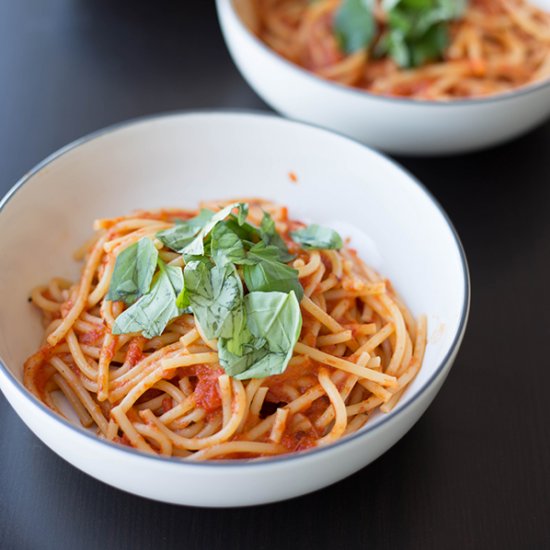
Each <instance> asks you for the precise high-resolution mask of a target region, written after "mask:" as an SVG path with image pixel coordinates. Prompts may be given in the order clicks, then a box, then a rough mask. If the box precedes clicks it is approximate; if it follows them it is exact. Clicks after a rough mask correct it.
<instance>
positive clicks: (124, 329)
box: [113, 259, 183, 338]
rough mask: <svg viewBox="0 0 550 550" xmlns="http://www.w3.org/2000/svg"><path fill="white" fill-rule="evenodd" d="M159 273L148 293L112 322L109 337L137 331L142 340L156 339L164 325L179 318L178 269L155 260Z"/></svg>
mask: <svg viewBox="0 0 550 550" xmlns="http://www.w3.org/2000/svg"><path fill="white" fill-rule="evenodd" d="M158 265H159V272H158V275H157V277H156V280H155V281H154V282H153V285H152V286H151V290H149V292H148V293H147V294H145V295H144V296H142V297H141V298H140V299H139V300H138V301H137V302H135V303H134V304H133V305H131V306H130V307H129V308H128V309H126V310H124V311H123V312H122V313H121V314H120V315H119V316H118V317H117V318H116V320H115V324H114V325H113V334H129V333H134V332H141V333H142V334H143V336H145V337H146V338H154V337H155V336H160V335H161V334H162V332H163V331H164V329H165V328H166V325H167V324H168V323H169V322H170V321H171V320H172V319H174V318H175V317H178V316H179V315H181V313H182V312H181V311H180V309H179V308H178V307H177V305H176V298H177V296H178V295H179V294H180V293H181V292H182V290H183V273H182V269H181V267H175V266H170V265H166V264H164V262H163V261H162V260H160V259H159V260H158Z"/></svg>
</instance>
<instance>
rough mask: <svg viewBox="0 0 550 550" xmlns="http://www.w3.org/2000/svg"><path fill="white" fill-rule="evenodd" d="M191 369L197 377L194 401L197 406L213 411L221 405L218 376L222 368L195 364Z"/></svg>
mask: <svg viewBox="0 0 550 550" xmlns="http://www.w3.org/2000/svg"><path fill="white" fill-rule="evenodd" d="M193 371H194V375H195V376H196V377H197V385H196V386H195V402H196V404H197V406H199V407H201V408H202V409H204V410H205V411H206V412H207V413H211V412H214V411H215V410H217V409H219V408H220V407H221V406H222V398H221V395H220V389H219V385H218V378H219V377H220V374H222V370H221V369H219V368H213V367H207V366H206V365H197V366H196V367H194V369H193Z"/></svg>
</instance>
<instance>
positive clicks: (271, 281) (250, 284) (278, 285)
mask: <svg viewBox="0 0 550 550" xmlns="http://www.w3.org/2000/svg"><path fill="white" fill-rule="evenodd" d="M248 259H249V260H251V261H253V262H256V263H254V264H253V265H245V266H244V267H243V276H244V280H245V283H246V286H247V288H248V290H249V292H253V291H263V292H271V291H278V292H291V291H294V292H295V294H296V296H297V297H298V300H301V299H302V296H303V295H304V289H303V288H302V285H301V284H300V281H299V280H298V271H297V270H296V269H293V268H292V267H290V266H288V265H286V264H284V263H281V261H280V250H279V249H278V248H277V247H275V246H274V245H269V246H266V245H265V244H263V243H258V244H256V245H254V246H253V247H252V248H251V249H250V251H249V253H248Z"/></svg>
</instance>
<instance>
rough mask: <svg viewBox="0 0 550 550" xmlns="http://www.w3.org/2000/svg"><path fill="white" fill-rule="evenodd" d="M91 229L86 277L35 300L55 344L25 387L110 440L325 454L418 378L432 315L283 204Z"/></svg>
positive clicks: (197, 449) (142, 218)
mask: <svg viewBox="0 0 550 550" xmlns="http://www.w3.org/2000/svg"><path fill="white" fill-rule="evenodd" d="M212 208H213V209H212ZM251 222H252V223H251ZM96 227H97V233H96V235H95V237H94V240H93V242H92V243H90V244H88V248H87V250H86V262H85V265H84V268H83V271H82V276H81V278H80V280H79V282H78V283H76V284H75V285H72V284H70V283H69V282H67V281H64V280H62V279H59V278H54V279H52V280H51V281H50V282H49V284H48V285H46V286H41V287H38V288H36V289H34V290H33V292H32V293H31V300H32V301H33V303H34V304H35V305H36V306H37V307H38V308H40V309H41V311H42V313H43V318H44V324H45V327H46V338H45V341H44V343H43V345H42V347H41V348H40V349H39V350H38V351H37V352H36V353H34V354H33V355H32V356H31V357H30V358H29V359H28V360H27V361H26V363H25V385H26V386H27V388H29V389H30V390H31V391H32V392H33V393H34V394H35V395H36V396H37V397H39V398H40V399H41V400H42V401H43V402H44V403H45V404H46V405H48V406H49V407H50V408H51V409H52V410H55V411H57V412H59V413H60V414H63V413H62V410H61V407H60V406H59V405H58V404H57V398H56V395H57V394H59V393H61V394H63V396H64V397H65V398H66V400H67V401H68V402H69V403H70V404H71V405H72V406H73V409H74V411H75V412H76V413H77V414H78V416H79V419H80V422H81V424H82V425H83V426H84V427H90V426H94V428H95V429H96V430H97V433H98V434H99V435H100V436H101V437H104V438H106V439H108V440H109V441H115V442H118V443H121V444H126V445H129V446H132V447H134V448H136V449H139V450H142V451H145V452H149V453H157V454H161V455H163V456H179V457H183V458H184V459H190V460H205V459H212V458H223V459H231V458H245V457H264V456H271V455H281V454H285V453H292V452H298V451H301V450H305V449H308V448H313V447H321V446H324V445H327V444H330V443H332V442H334V441H337V440H339V439H341V438H342V437H343V436H345V435H346V434H350V433H354V432H356V431H357V430H358V429H360V428H361V427H362V426H363V425H364V424H365V423H366V422H367V421H368V417H369V414H372V413H373V412H374V411H376V410H377V409H380V410H381V411H383V412H385V413H388V412H390V411H391V410H392V408H393V407H394V406H395V405H396V403H397V402H398V400H399V398H400V396H401V395H402V393H403V391H404V390H405V388H406V386H407V385H408V384H409V383H410V382H411V381H412V380H413V379H414V377H415V375H416V374H417V373H418V371H419V369H420V367H421V363H422V358H423V355H424V349H425V345H426V319H425V317H424V316H423V317H421V318H420V320H419V322H418V323H417V322H416V321H415V319H414V318H413V317H412V315H411V314H410V312H409V310H408V309H407V308H406V306H405V305H404V304H403V303H402V301H401V300H400V299H399V298H398V297H397V296H396V294H395V291H394V290H393V289H392V287H391V283H390V282H389V281H386V280H384V279H382V278H381V277H380V276H379V275H378V274H377V273H376V272H374V271H373V270H372V269H370V268H369V267H368V266H366V265H365V263H364V262H363V261H362V260H361V259H360V258H359V257H358V255H357V253H356V251H354V250H353V249H351V248H349V247H347V246H344V243H343V241H342V238H341V237H340V235H339V234H338V233H337V232H336V231H334V230H332V229H330V228H326V227H322V226H319V225H317V224H312V225H309V226H305V225H304V224H301V223H300V222H298V221H295V220H292V219H289V218H288V209H287V208H286V207H284V206H283V207H279V206H277V205H274V204H272V203H270V202H267V201H264V200H254V199H253V200H245V201H242V202H236V203H235V202H230V203H227V202H225V203H224V202H223V201H213V202H212V203H211V204H208V205H202V208H201V209H200V211H182V210H176V211H171V210H160V211H153V212H151V211H143V212H136V213H135V214H134V215H131V216H124V217H117V218H114V219H108V220H105V219H104V220H98V221H97V222H96Z"/></svg>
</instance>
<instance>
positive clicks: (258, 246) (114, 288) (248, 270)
mask: <svg viewBox="0 0 550 550" xmlns="http://www.w3.org/2000/svg"><path fill="white" fill-rule="evenodd" d="M234 209H237V212H236V213H233V210H234ZM247 215H248V205H246V204H243V203H235V204H231V205H229V206H227V207H225V208H223V209H222V210H220V211H219V212H216V213H214V212H211V211H210V210H201V212H200V213H199V215H198V216H195V217H194V218H191V219H189V220H185V221H178V222H176V225H175V226H174V227H173V228H171V229H168V230H166V231H161V232H160V233H158V234H157V237H158V238H159V239H160V240H161V242H162V243H163V244H164V246H166V247H168V248H170V249H172V250H174V251H177V252H179V253H180V254H182V256H183V259H184V263H185V268H184V269H182V268H181V267H176V266H172V265H166V264H165V263H164V262H163V261H162V260H161V259H160V258H159V255H158V251H157V249H156V248H155V246H154V245H153V242H152V241H151V239H148V238H143V239H141V240H140V241H139V242H138V243H135V244H133V245H131V246H129V247H128V248H127V249H125V250H124V251H123V252H121V253H120V254H119V256H118V258H117V261H116V264H115V269H114V273H113V277H112V280H111V284H110V287H109V292H108V294H107V299H109V300H123V301H125V302H126V304H127V305H129V307H128V308H127V309H126V310H125V311H123V312H122V313H121V314H120V315H119V316H118V317H117V318H116V320H115V324H114V326H113V333H114V334H128V333H135V332H140V333H142V334H143V335H144V336H145V337H146V338H153V337H155V336H158V335H160V334H162V332H163V331H164V329H165V328H166V325H167V324H168V323H169V322H170V321H172V320H173V319H174V318H175V317H178V316H180V315H182V314H183V313H193V314H194V316H195V321H196V323H197V325H198V326H199V327H200V328H201V330H202V332H203V333H204V335H205V337H206V338H208V339H209V340H213V339H217V340H218V353H219V358H220V364H221V365H222V366H223V368H224V369H225V370H226V372H227V373H228V374H229V375H231V376H236V377H237V378H240V379H247V378H260V377H264V376H271V375H273V374H280V373H281V372H283V371H284V369H285V368H286V366H287V364H288V362H289V360H290V358H291V357H292V351H293V349H294V345H295V344H296V341H297V339H298V336H299V334H300V330H301V324H302V317H301V313H300V306H299V300H301V298H302V296H303V292H304V291H303V288H302V285H301V284H300V281H299V279H298V271H297V270H296V269H293V268H292V267H290V266H289V265H287V263H286V262H288V261H290V260H291V259H292V258H293V256H292V255H291V254H290V253H289V250H288V247H287V245H286V243H285V241H284V240H283V238H282V237H281V235H279V233H278V232H277V230H276V226H275V222H274V221H273V219H272V218H271V216H270V215H269V214H268V213H264V217H263V219H262V222H261V224H260V227H255V226H254V225H252V224H250V223H248V222H247V221H246V218H247ZM306 229H307V230H302V231H299V232H296V233H297V234H298V238H297V241H299V239H302V241H303V242H304V243H306V244H305V245H304V246H309V247H310V248H313V247H315V246H322V247H325V248H326V247H337V246H338V243H339V242H340V243H341V239H340V238H339V237H338V234H337V233H335V232H333V231H332V230H330V229H325V228H320V227H319V226H310V227H309V228H306ZM157 266H158V270H157ZM237 266H239V267H238V269H239V271H237ZM155 271H156V274H155ZM241 271H242V275H241V274H240V272H241ZM241 276H242V277H243V279H244V281H245V283H246V286H247V290H248V294H247V295H246V296H245V295H244V289H243V283H242V281H241Z"/></svg>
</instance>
